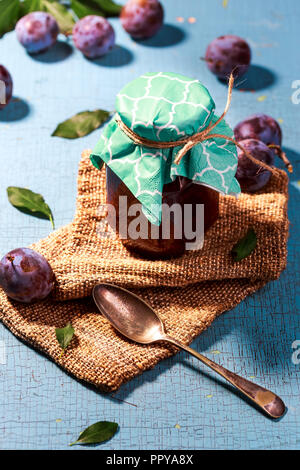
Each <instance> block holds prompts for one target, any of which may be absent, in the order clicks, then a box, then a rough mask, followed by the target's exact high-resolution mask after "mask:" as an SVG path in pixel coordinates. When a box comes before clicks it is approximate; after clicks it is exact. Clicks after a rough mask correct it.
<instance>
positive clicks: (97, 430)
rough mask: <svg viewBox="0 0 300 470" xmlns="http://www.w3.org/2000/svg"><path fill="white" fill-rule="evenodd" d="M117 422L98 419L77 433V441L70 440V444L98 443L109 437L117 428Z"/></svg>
mask: <svg viewBox="0 0 300 470" xmlns="http://www.w3.org/2000/svg"><path fill="white" fill-rule="evenodd" d="M118 427H119V426H118V424H117V423H112V422H110V421H98V423H94V424H92V425H91V426H89V427H88V428H86V429H85V430H84V431H82V432H81V433H80V434H79V437H78V439H77V441H75V442H72V444H70V446H73V445H76V444H81V445H86V444H100V443H101V442H104V441H108V440H109V439H111V438H112V437H113V436H114V435H115V434H116V432H117V430H118Z"/></svg>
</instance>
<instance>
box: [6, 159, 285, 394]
mask: <svg viewBox="0 0 300 470" xmlns="http://www.w3.org/2000/svg"><path fill="white" fill-rule="evenodd" d="M287 187H288V177H287V175H286V173H285V172H284V171H280V170H278V172H277V174H276V175H274V176H273V177H272V179H271V181H270V183H269V184H268V186H267V187H266V188H264V190H263V191H261V192H259V193H256V194H253V195H248V194H247V195H246V194H242V195H241V197H240V198H239V199H238V200H237V199H235V198H234V197H222V198H221V211H220V217H219V220H218V222H217V223H216V224H215V225H214V226H213V227H212V228H211V229H210V230H209V232H208V233H207V234H206V238H205V243H204V247H203V249H202V250H201V251H199V252H188V253H187V254H185V255H184V256H182V257H181V258H179V259H176V260H169V261H146V260H141V259H138V258H135V257H133V256H131V255H130V254H129V253H128V252H127V250H126V249H125V248H124V247H123V245H122V244H121V242H120V241H119V240H118V239H116V240H111V239H104V238H100V237H99V235H98V234H97V228H98V226H99V222H100V221H101V219H102V217H103V214H102V215H101V213H100V212H99V206H100V205H101V204H104V203H105V172H104V170H103V171H102V172H99V171H98V170H97V169H95V168H94V167H93V165H92V164H91V162H90V160H89V153H88V152H84V153H83V155H82V160H81V163H80V167H79V175H78V194H77V210H76V215H75V219H74V222H73V223H71V224H69V225H68V226H66V227H63V228H61V229H59V230H56V231H55V232H53V233H52V234H51V235H49V236H48V237H47V238H46V239H44V240H41V241H40V242H38V243H36V244H34V245H33V246H32V247H33V248H34V249H36V250H37V251H39V252H40V253H42V254H43V255H44V256H45V257H46V258H47V259H48V260H49V262H50V264H51V266H52V268H53V270H54V272H55V276H56V287H55V291H54V293H53V296H51V297H50V298H48V299H47V300H45V301H42V302H38V303H35V304H31V305H25V304H20V303H17V302H14V301H11V300H9V299H8V298H7V297H6V295H5V294H4V292H3V291H1V290H0V318H1V320H2V321H3V323H4V324H5V325H6V326H7V327H8V328H9V329H10V330H11V331H12V332H13V333H14V334H15V335H16V336H18V337H20V338H22V339H23V340H25V341H26V342H27V343H29V344H31V345H33V346H34V347H36V348H38V349H39V350H41V351H43V352H44V353H46V354H47V355H49V356H50V357H51V358H52V359H53V360H54V361H55V362H57V363H58V364H60V365H61V366H62V367H63V368H64V369H66V370H67V371H68V372H70V373H72V374H73V375H75V376H76V377H77V378H79V379H82V380H85V381H87V382H90V383H92V384H94V385H96V386H97V387H99V388H100V389H102V390H106V391H112V390H116V389H117V388H118V387H119V386H120V385H121V384H123V383H124V382H126V381H128V380H130V379H132V378H133V377H134V376H136V375H137V374H139V373H141V372H143V371H144V370H146V369H149V368H152V367H153V366H154V365H155V364H156V363H157V362H158V361H160V360H161V359H164V358H166V357H168V356H170V355H172V354H174V353H175V352H176V349H175V348H173V347H170V346H167V345H165V344H156V345H151V346H141V345H138V344H135V343H133V342H130V341H127V340H126V339H124V338H122V337H121V335H119V334H118V333H116V331H115V330H114V329H113V328H112V327H111V326H110V324H109V323H108V321H107V320H106V319H105V318H103V317H102V315H101V314H100V313H99V312H98V311H97V309H96V307H95V306H94V304H93V301H92V300H91V297H88V296H90V294H91V290H92V287H93V286H94V285H95V284H97V283H98V282H100V281H107V282H112V283H116V284H119V285H123V286H127V287H129V288H130V289H132V290H133V291H134V292H136V293H137V294H139V295H141V296H142V297H143V298H144V299H145V300H146V301H147V302H148V303H149V304H151V305H152V306H153V308H154V309H155V310H156V311H157V312H158V314H159V315H160V316H161V318H162V320H163V322H164V323H165V326H166V330H167V332H168V334H170V335H172V336H174V338H177V339H178V340H180V341H182V342H183V343H186V344H188V343H190V342H191V341H192V340H193V339H194V338H195V337H196V336H197V335H199V333H201V332H202V331H203V330H204V329H206V328H207V327H208V326H209V325H210V324H211V323H212V321H213V320H214V319H215V318H216V317H217V316H218V315H219V314H221V313H222V312H224V311H226V310H228V309H231V308H233V307H234V306H236V305H237V304H238V303H239V302H240V301H241V300H243V299H244V298H245V297H246V296H247V295H248V294H251V293H253V292H255V291H256V290H257V289H259V288H260V287H262V286H263V285H264V284H266V283H267V282H268V281H270V280H272V279H277V278H278V277H279V275H280V273H281V271H282V270H283V269H284V268H285V266H286V255H287V247H286V245H287V237H288V218H287V200H288V189H287ZM249 227H254V229H255V231H256V234H257V238H258V245H257V248H256V249H255V251H254V252H253V253H252V254H251V255H250V256H249V257H248V258H246V259H244V260H243V261H241V262H239V263H235V262H233V260H232V257H231V255H230V252H231V249H232V247H233V245H234V244H235V243H236V242H237V241H238V240H239V239H240V238H241V237H243V236H244V235H245V233H246V232H247V230H248V228H249ZM69 321H71V323H72V325H73V327H74V328H75V337H74V338H73V340H72V343H71V344H70V346H69V347H68V349H67V350H66V351H65V354H64V355H63V356H61V349H60V346H59V345H58V343H57V340H56V336H55V328H56V327H63V326H65V325H66V323H67V322H69Z"/></svg>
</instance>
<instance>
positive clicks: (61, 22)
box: [43, 0, 75, 36]
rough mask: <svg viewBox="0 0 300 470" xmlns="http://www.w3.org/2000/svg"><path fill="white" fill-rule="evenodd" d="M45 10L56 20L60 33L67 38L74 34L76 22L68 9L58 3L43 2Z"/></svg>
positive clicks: (45, 0)
mask: <svg viewBox="0 0 300 470" xmlns="http://www.w3.org/2000/svg"><path fill="white" fill-rule="evenodd" d="M43 4H44V8H45V10H46V11H47V12H48V13H50V14H51V15H52V16H54V18H55V19H56V21H57V23H58V26H59V29H60V32H61V33H63V34H64V35H65V36H68V35H70V34H72V30H73V26H74V24H75V20H74V18H73V16H72V14H71V13H70V12H69V11H68V10H67V8H66V7H65V6H64V5H62V4H61V3H58V2H53V1H50V0H43Z"/></svg>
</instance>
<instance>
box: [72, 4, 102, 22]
mask: <svg viewBox="0 0 300 470" xmlns="http://www.w3.org/2000/svg"><path fill="white" fill-rule="evenodd" d="M71 8H72V10H73V11H74V13H75V15H76V16H78V18H79V19H81V18H84V17H85V16H88V15H99V16H105V13H104V12H103V11H102V10H101V9H100V8H98V7H97V6H95V8H91V7H89V6H88V5H84V4H83V3H82V2H80V1H78V0H71Z"/></svg>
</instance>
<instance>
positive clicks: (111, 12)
mask: <svg viewBox="0 0 300 470" xmlns="http://www.w3.org/2000/svg"><path fill="white" fill-rule="evenodd" d="M90 3H93V4H96V5H98V6H99V7H100V8H101V10H103V11H104V12H105V13H106V15H107V16H119V14H120V13H121V10H122V5H119V4H118V3H116V2H114V1H113V0H92V1H91V2H90Z"/></svg>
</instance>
